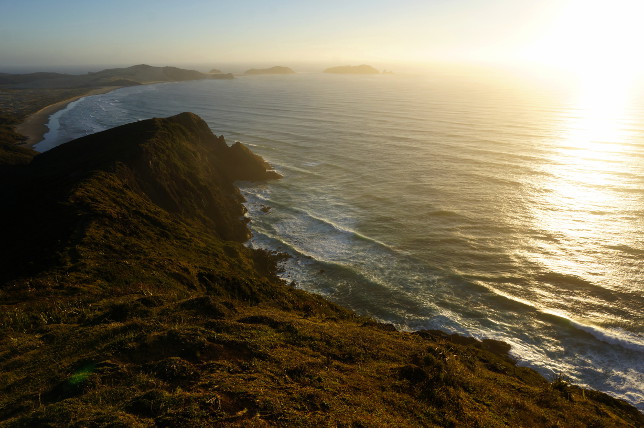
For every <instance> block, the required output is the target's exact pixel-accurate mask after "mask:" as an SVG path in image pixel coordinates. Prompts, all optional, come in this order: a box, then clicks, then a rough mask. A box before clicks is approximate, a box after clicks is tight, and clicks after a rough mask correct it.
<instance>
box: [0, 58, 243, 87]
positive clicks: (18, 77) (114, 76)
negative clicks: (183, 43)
mask: <svg viewBox="0 0 644 428" xmlns="http://www.w3.org/2000/svg"><path fill="white" fill-rule="evenodd" d="M232 78H233V75H232V74H224V73H212V72H211V73H201V72H199V71H196V70H186V69H183V68H177V67H154V66H151V65H147V64H139V65H133V66H131V67H127V68H111V69H107V70H102V71H97V72H91V73H87V74H82V75H75V74H61V73H30V74H8V73H0V87H4V88H8V89H36V88H43V89H44V88H47V89H60V88H79V87H87V88H91V87H102V86H134V85H140V84H143V83H151V82H179V81H184V80H198V79H232Z"/></svg>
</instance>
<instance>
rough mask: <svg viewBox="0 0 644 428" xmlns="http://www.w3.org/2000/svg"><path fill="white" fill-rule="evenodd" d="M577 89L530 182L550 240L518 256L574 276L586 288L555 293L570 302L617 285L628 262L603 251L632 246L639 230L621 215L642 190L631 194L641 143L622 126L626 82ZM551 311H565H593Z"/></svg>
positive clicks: (536, 215) (536, 220)
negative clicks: (547, 154)
mask: <svg viewBox="0 0 644 428" xmlns="http://www.w3.org/2000/svg"><path fill="white" fill-rule="evenodd" d="M580 86H581V87H582V90H581V91H580V93H579V94H578V97H577V99H576V102H575V103H574V104H573V105H574V107H573V108H570V109H567V110H566V112H565V114H564V116H563V117H562V126H561V132H560V134H559V135H558V137H557V138H555V139H554V140H553V141H551V142H550V143H548V144H549V152H550V161H549V162H548V163H547V165H546V166H545V168H544V174H543V175H542V176H541V177H540V179H541V180H542V181H541V182H539V183H536V187H537V188H538V189H539V192H538V193H539V194H538V196H537V197H536V199H535V201H534V203H533V204H532V207H531V210H532V218H533V228H534V229H536V230H537V231H539V232H540V234H539V235H540V236H549V237H551V238H552V239H550V240H545V239H538V238H535V239H534V240H532V241H531V242H530V243H529V246H527V247H526V248H527V249H526V250H525V251H526V253H527V254H523V255H524V256H527V257H528V258H529V259H531V260H532V261H533V262H535V263H536V264H537V266H539V269H540V270H542V271H543V272H554V273H556V274H560V275H564V276H566V277H576V278H579V279H581V280H582V283H583V284H586V285H585V286H583V287H580V288H579V289H561V290H557V292H561V293H562V294H561V297H563V296H564V295H567V298H568V300H570V301H573V300H576V299H577V298H579V297H584V296H587V297H588V299H589V301H590V300H592V299H591V295H590V294H589V293H592V289H593V288H594V287H595V286H597V287H601V288H602V289H609V290H616V289H619V288H620V287H622V285H623V283H624V268H627V267H625V266H622V265H620V263H621V262H620V261H619V258H618V257H617V256H616V255H615V253H614V251H613V250H610V248H615V246H618V245H626V246H630V247H634V248H639V247H641V246H642V242H641V239H640V238H638V237H639V236H641V235H642V233H643V232H644V231H643V230H642V222H641V221H638V220H636V219H633V218H626V217H628V216H624V213H628V212H638V211H640V210H642V209H643V207H642V204H643V201H642V196H641V193H637V192H632V190H633V189H635V190H637V188H638V186H639V185H641V183H637V181H638V179H637V177H639V178H640V179H641V176H642V175H641V174H642V173H641V165H639V166H638V162H633V159H634V158H637V156H641V155H642V153H641V152H642V147H639V146H638V145H637V144H636V138H637V133H636V132H634V131H633V129H629V121H628V119H629V115H630V100H629V87H628V84H627V82H625V81H612V82H610V81H601V80H600V79H597V76H593V79H589V80H587V81H585V82H582V84H581V85H580ZM640 159H641V158H640ZM630 173H633V174H632V175H631V174H630ZM633 177H635V178H633ZM629 190H631V192H630V193H629V192H628V191H629ZM625 195H632V196H630V197H628V196H626V197H625ZM638 195H639V196H638ZM611 251H613V252H612V253H611ZM634 280H635V281H637V278H634ZM551 286H552V287H557V284H551ZM631 286H632V284H631ZM599 291H602V293H600V294H603V290H598V292H599ZM565 300H566V299H564V301H565ZM541 303H545V302H541ZM558 309H565V310H566V311H567V312H568V313H569V314H570V316H575V315H578V316H579V315H581V314H582V313H584V311H589V310H592V308H591V307H587V308H566V307H565V306H562V308H558ZM575 312H576V313H575ZM585 313H586V314H587V313H588V312H585ZM595 321H601V320H595Z"/></svg>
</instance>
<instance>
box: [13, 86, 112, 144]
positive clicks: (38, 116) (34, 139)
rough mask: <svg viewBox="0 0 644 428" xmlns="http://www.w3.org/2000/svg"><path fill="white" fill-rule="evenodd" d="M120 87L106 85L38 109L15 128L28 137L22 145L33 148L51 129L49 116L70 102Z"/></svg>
mask: <svg viewBox="0 0 644 428" xmlns="http://www.w3.org/2000/svg"><path fill="white" fill-rule="evenodd" d="M120 88H122V86H104V87H100V88H94V89H90V90H89V91H88V92H86V93H84V94H82V95H77V96H75V97H71V98H68V99H65V100H62V101H58V102H56V103H53V104H50V105H48V106H46V107H44V108H42V109H40V110H38V111H37V112H35V113H33V114H30V115H29V116H27V117H26V118H25V120H23V121H22V122H21V123H20V124H19V125H18V126H16V128H15V129H16V132H17V133H19V134H21V135H24V136H25V137H27V141H26V142H25V143H23V144H22V146H23V147H28V148H30V149H33V148H34V145H36V144H38V143H40V142H41V141H42V140H43V137H44V136H45V134H46V133H47V131H49V127H48V126H47V124H48V123H49V118H50V117H51V115H52V114H54V113H56V112H57V111H60V110H63V109H64V108H65V107H67V106H68V105H69V104H70V103H72V102H74V101H77V100H79V99H81V98H85V97H89V96H92V95H100V94H106V93H108V92H112V91H115V90H117V89H120Z"/></svg>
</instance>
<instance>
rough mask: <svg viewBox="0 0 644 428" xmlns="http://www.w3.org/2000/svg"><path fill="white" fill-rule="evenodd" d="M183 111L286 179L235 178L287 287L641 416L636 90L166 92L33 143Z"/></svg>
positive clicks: (67, 120) (207, 88) (64, 120)
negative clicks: (607, 399)
mask: <svg viewBox="0 0 644 428" xmlns="http://www.w3.org/2000/svg"><path fill="white" fill-rule="evenodd" d="M607 92H608V95H607ZM620 94H621V95H623V96H620ZM183 111H191V112H194V113H196V114H198V115H200V116H201V117H202V118H203V119H204V120H205V121H206V122H207V123H208V124H209V126H210V127H211V129H212V130H213V132H215V133H216V134H217V135H222V134H223V135H224V136H225V137H226V139H227V141H228V142H229V144H231V143H232V142H234V141H237V140H239V141H242V142H243V143H245V144H247V145H248V146H250V147H251V148H252V149H253V150H254V151H255V152H256V153H258V154H260V155H262V156H263V157H264V158H265V159H267V160H268V161H269V162H270V163H271V164H272V165H273V166H274V167H275V169H276V170H278V171H279V172H280V173H281V174H283V176H284V178H283V179H281V180H278V181H271V182H267V183H240V186H241V189H242V192H243V194H244V195H245V197H246V199H247V203H246V206H247V209H248V215H249V217H250V219H251V223H250V227H251V229H252V232H253V238H252V239H251V241H250V242H249V243H248V245H250V246H252V247H260V248H268V249H273V250H277V251H281V252H286V253H288V254H290V255H291V258H290V259H289V260H288V261H287V262H286V263H285V265H284V272H283V274H282V275H283V277H284V279H286V280H287V281H289V282H291V281H294V283H295V286H297V287H300V288H302V289H305V290H308V291H311V292H314V293H318V294H321V295H323V296H325V297H327V298H329V299H330V300H332V301H334V302H337V303H340V304H342V305H344V306H347V307H350V308H352V309H354V310H356V311H357V312H359V313H361V314H365V315H370V316H373V317H375V318H377V319H378V320H381V321H383V322H388V323H393V324H395V325H396V326H397V327H398V328H399V329H401V330H418V329H441V330H445V331H448V332H456V333H460V334H464V335H468V336H473V337H477V338H493V339H498V340H503V341H505V342H507V343H509V344H510V345H511V346H512V351H511V353H512V355H513V356H514V357H515V358H516V359H517V360H518V361H519V364H520V365H525V366H529V367H533V368H535V369H536V370H538V371H539V372H540V373H542V374H543V375H544V376H545V377H546V378H549V379H554V378H555V377H557V376H559V375H563V377H564V378H565V379H568V380H569V381H571V382H573V383H576V384H579V385H582V386H589V387H592V388H595V389H598V390H601V391H605V392H608V393H610V394H612V395H613V396H616V397H619V398H623V399H625V400H627V401H629V402H630V403H632V404H634V405H635V406H637V407H638V408H639V409H640V410H644V97H643V96H642V93H639V92H635V91H628V92H624V93H623V94H622V92H620V89H619V87H616V88H615V90H614V91H605V90H598V88H592V87H584V86H583V85H582V84H580V85H577V86H576V87H573V88H570V87H569V88H568V89H565V90H564V89H562V86H558V85H556V84H553V83H552V82H549V81H548V79H534V80H530V79H528V78H526V77H525V76H521V77H517V78H513V77H512V76H510V77H508V76H505V75H494V76H493V75H478V74H467V73H461V74H458V73H455V74H453V73H444V72H440V73H439V72H436V73H428V74H422V75H421V74H418V75H411V74H410V75H375V76H356V75H326V74H322V73H298V74H296V75H289V76H249V77H239V78H237V79H234V80H230V81H229V80H203V81H191V82H181V83H164V84H155V85H146V86H137V87H129V88H122V89H118V90H115V91H113V92H110V93H108V94H102V95H97V96H91V97H86V98H83V99H80V100H78V101H76V102H73V103H71V104H70V105H69V106H68V107H67V108H66V109H64V110H61V111H59V112H57V113H56V114H54V115H53V116H52V117H51V118H50V124H49V126H50V132H49V133H48V134H47V135H46V136H45V139H44V140H43V142H42V143H40V144H39V145H38V146H36V148H37V149H38V150H40V151H44V150H47V149H49V148H51V147H53V146H55V145H58V144H60V143H63V142H66V141H69V140H71V139H73V138H77V137H79V136H82V135H86V134H88V133H93V132H97V131H100V130H103V129H107V128H110V127H113V126H116V125H120V124H124V123H128V122H133V121H137V120H141V119H147V118H150V117H164V116H169V115H173V114H176V113H180V112H183Z"/></svg>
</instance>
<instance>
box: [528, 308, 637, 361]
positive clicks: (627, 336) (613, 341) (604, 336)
mask: <svg viewBox="0 0 644 428" xmlns="http://www.w3.org/2000/svg"><path fill="white" fill-rule="evenodd" d="M540 312H541V313H543V314H546V315H548V316H551V317H554V318H556V319H558V320H559V322H563V323H566V324H568V325H570V326H571V327H573V328H575V329H577V330H579V331H583V332H586V333H588V334H590V335H591V336H592V337H594V338H595V339H597V340H599V341H601V342H604V343H608V344H610V345H617V346H620V347H622V348H624V349H629V350H631V351H635V352H638V353H643V354H644V337H643V336H642V335H638V334H635V333H633V332H629V331H626V330H624V329H620V328H610V329H608V328H602V327H599V326H595V325H590V324H584V323H582V322H579V321H576V320H574V319H572V318H571V317H568V316H566V315H564V314H561V313H559V312H557V311H552V310H549V309H542V310H540ZM643 358H644V355H643Z"/></svg>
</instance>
